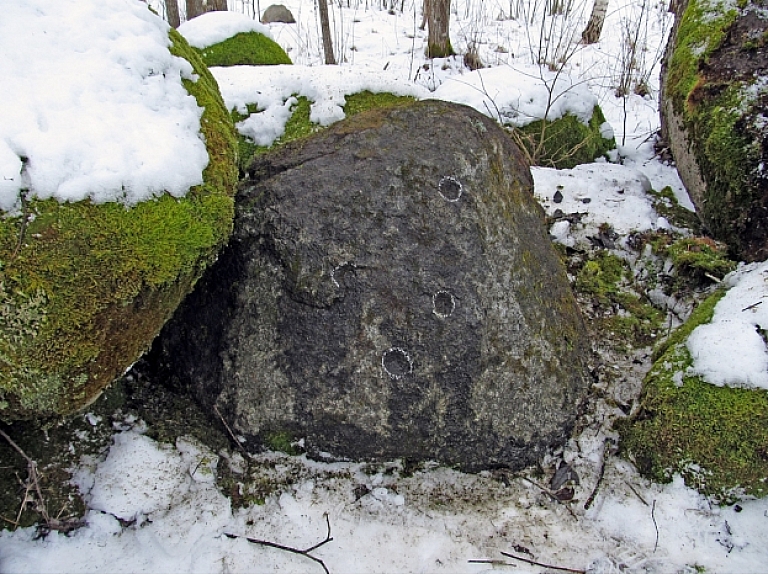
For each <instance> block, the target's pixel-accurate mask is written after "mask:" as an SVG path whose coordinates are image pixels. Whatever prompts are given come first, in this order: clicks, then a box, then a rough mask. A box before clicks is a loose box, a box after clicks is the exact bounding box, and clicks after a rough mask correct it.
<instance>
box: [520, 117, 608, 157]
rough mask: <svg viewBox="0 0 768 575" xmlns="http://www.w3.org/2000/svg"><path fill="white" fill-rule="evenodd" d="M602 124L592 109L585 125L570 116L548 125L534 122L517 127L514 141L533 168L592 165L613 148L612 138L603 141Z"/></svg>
mask: <svg viewBox="0 0 768 575" xmlns="http://www.w3.org/2000/svg"><path fill="white" fill-rule="evenodd" d="M604 123H605V116H604V115H603V112H602V110H601V109H600V106H595V108H594V110H593V111H592V118H591V119H590V120H589V123H588V124H587V125H585V124H583V123H582V122H581V120H579V119H578V118H577V117H576V116H573V115H571V114H566V115H565V116H563V117H561V118H558V119H557V120H554V121H551V122H550V121H548V120H537V121H535V122H531V123H530V124H528V125H527V126H524V127H522V128H517V129H516V130H515V132H516V134H517V137H516V140H517V142H518V143H519V144H521V145H522V146H523V147H524V148H525V150H526V151H527V153H528V155H529V156H530V158H531V162H532V163H533V164H534V165H538V166H552V167H555V168H558V169H567V168H573V167H574V166H577V165H579V164H588V163H590V162H593V161H594V160H595V158H599V157H601V156H605V155H606V154H607V153H608V152H609V151H610V150H612V149H614V148H615V147H616V141H615V140H614V139H613V138H611V139H607V138H603V136H602V134H601V133H600V127H601V126H602V125H603V124H604Z"/></svg>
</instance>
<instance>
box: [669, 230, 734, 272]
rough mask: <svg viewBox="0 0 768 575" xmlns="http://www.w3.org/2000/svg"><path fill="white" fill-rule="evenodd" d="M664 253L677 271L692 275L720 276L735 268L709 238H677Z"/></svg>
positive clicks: (723, 251) (732, 262) (723, 252)
mask: <svg viewBox="0 0 768 575" xmlns="http://www.w3.org/2000/svg"><path fill="white" fill-rule="evenodd" d="M666 254H667V255H669V257H670V258H671V259H672V263H674V264H675V267H677V268H678V272H679V273H685V274H688V275H692V276H700V275H703V274H710V275H714V276H717V277H718V278H722V277H723V276H725V275H726V274H727V273H729V272H732V271H733V270H735V269H736V262H734V261H731V260H729V259H728V257H727V254H726V253H725V250H723V249H721V248H719V247H718V246H717V244H715V242H713V241H712V240H709V238H682V239H679V240H677V241H675V242H674V243H672V244H671V245H670V246H668V247H667V248H666Z"/></svg>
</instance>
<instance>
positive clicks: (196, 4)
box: [186, 0, 227, 20]
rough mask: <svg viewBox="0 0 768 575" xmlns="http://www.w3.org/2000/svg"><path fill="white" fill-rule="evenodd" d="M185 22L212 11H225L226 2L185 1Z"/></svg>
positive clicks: (215, 0) (224, 0) (206, 0)
mask: <svg viewBox="0 0 768 575" xmlns="http://www.w3.org/2000/svg"><path fill="white" fill-rule="evenodd" d="M186 3H187V20H192V18H195V17H197V16H200V14H205V13H206V12H213V11H214V10H221V11H226V9H227V0H186Z"/></svg>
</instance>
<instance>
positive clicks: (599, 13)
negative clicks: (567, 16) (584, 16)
mask: <svg viewBox="0 0 768 575" xmlns="http://www.w3.org/2000/svg"><path fill="white" fill-rule="evenodd" d="M606 12H608V0H595V3H594V4H593V5H592V14H591V15H590V16H589V22H587V27H586V28H584V32H582V33H581V41H582V43H584V44H595V43H597V42H598V41H599V40H600V34H601V33H602V31H603V24H605V14H606Z"/></svg>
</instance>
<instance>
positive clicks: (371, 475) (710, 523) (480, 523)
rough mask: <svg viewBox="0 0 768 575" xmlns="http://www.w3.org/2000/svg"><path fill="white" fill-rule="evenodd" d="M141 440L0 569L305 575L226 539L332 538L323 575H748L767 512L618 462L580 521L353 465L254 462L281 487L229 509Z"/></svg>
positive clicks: (134, 435) (2, 545)
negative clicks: (81, 521)
mask: <svg viewBox="0 0 768 575" xmlns="http://www.w3.org/2000/svg"><path fill="white" fill-rule="evenodd" d="M141 431H142V429H141V427H140V426H139V427H138V428H135V429H129V430H127V431H123V432H121V433H119V434H117V435H116V436H115V444H114V446H113V447H112V449H111V450H110V452H109V455H108V456H107V457H106V459H105V460H104V461H103V462H101V463H99V464H98V465H96V466H95V467H94V466H93V465H91V466H90V470H87V468H88V467H89V466H85V468H86V469H84V470H83V471H81V472H80V474H78V476H77V477H76V479H77V481H78V483H79V484H80V485H81V487H82V488H83V490H84V493H85V494H86V501H88V502H89V503H90V505H91V508H92V510H91V511H89V513H88V515H87V516H86V521H87V525H86V526H85V527H83V528H81V529H80V530H79V531H77V532H76V533H74V534H73V535H70V536H65V535H62V534H58V533H52V534H50V535H48V536H47V537H46V538H45V539H44V540H36V539H35V536H34V530H29V529H28V530H18V531H16V532H14V533H6V534H4V535H3V536H2V537H0V569H1V570H2V571H4V572H16V571H25V572H29V571H37V572H50V571H56V572H83V573H86V572H87V573H93V572H102V573H109V572H160V573H162V572H211V573H213V572H245V573H279V572H291V573H302V572H319V571H320V569H321V567H320V566H319V564H317V563H314V562H312V561H311V560H310V559H307V558H306V557H302V556H299V555H295V554H291V553H288V552H285V551H280V550H276V549H268V548H265V547H263V546H260V545H255V544H252V543H249V542H248V541H247V540H245V539H243V538H230V537H228V536H227V535H226V534H231V535H238V536H246V537H251V538H255V539H261V540H267V541H271V542H275V543H278V544H282V545H287V546H290V547H294V548H299V549H307V548H309V547H311V546H313V545H315V544H317V543H320V542H321V541H323V540H324V539H325V538H326V535H327V533H328V525H330V529H331V536H332V538H333V540H332V541H330V542H328V543H326V544H324V545H323V546H321V547H319V548H318V549H317V550H316V551H314V552H313V553H312V554H313V555H314V556H315V557H317V558H319V559H321V560H322V561H323V562H324V563H325V565H326V566H327V567H328V569H329V570H330V571H331V572H332V573H349V572H390V573H391V572H466V573H490V572H499V571H501V572H531V571H536V570H537V568H536V567H533V566H531V565H529V564H526V563H525V562H523V561H520V560H515V559H509V558H505V557H503V556H502V555H501V552H502V551H503V552H507V553H512V554H516V555H518V556H522V557H525V558H528V559H533V560H537V561H539V562H543V563H548V564H552V565H558V566H563V567H568V568H571V569H579V570H588V571H591V572H602V573H610V572H614V573H615V572H620V571H624V572H626V571H629V572H695V570H696V569H697V568H705V569H706V570H707V571H720V572H751V571H759V570H760V568H761V567H764V565H765V561H766V548H767V546H768V529H767V527H768V517H766V514H768V502H767V501H765V500H761V501H747V502H744V503H742V504H741V505H740V506H739V507H731V508H724V509H719V508H717V507H711V506H710V505H708V504H707V503H706V501H704V500H703V499H702V498H701V497H699V496H698V495H697V494H696V492H695V491H693V490H691V489H688V488H686V487H685V486H684V485H683V483H682V481H681V480H680V479H679V478H678V479H676V480H675V481H674V482H673V483H672V484H670V485H667V486H658V485H650V484H648V483H647V482H646V481H644V480H642V479H640V478H638V476H637V474H636V473H635V472H634V470H633V468H632V467H631V466H630V465H629V464H627V463H625V462H622V461H620V460H615V459H611V460H610V461H609V464H608V467H607V471H606V478H605V480H604V484H603V488H602V490H601V491H600V492H599V493H598V495H597V497H596V498H595V502H594V504H593V506H591V507H590V509H589V510H584V500H585V498H582V499H581V501H579V502H575V503H572V504H568V505H566V504H560V503H556V502H554V501H552V500H551V499H550V498H548V497H547V496H545V495H544V494H543V492H542V490H541V489H539V488H538V487H536V486H535V485H532V484H531V483H529V482H527V481H525V480H522V479H516V478H514V477H510V478H508V480H507V484H506V485H505V483H503V482H500V481H499V480H498V479H497V478H493V477H492V474H490V473H481V474H479V475H466V474H462V473H458V472H455V471H451V470H448V469H435V470H432V471H421V472H416V473H415V474H414V475H413V476H410V477H401V476H400V475H399V473H398V471H399V468H398V465H397V463H395V464H393V465H392V466H391V469H390V470H389V472H387V470H386V469H385V471H384V472H381V471H379V472H376V471H374V472H371V471H368V472H366V466H364V465H362V464H358V463H335V464H323V463H317V462H312V461H309V460H306V459H304V458H288V457H286V456H280V455H276V454H271V455H270V454H267V455H264V456H262V459H263V463H264V464H268V463H271V464H272V465H274V466H276V467H278V468H279V467H281V466H282V467H284V468H289V467H290V468H293V471H294V472H295V474H296V475H295V481H294V483H293V484H292V485H288V486H286V487H285V488H284V489H283V490H282V491H281V492H277V493H275V494H274V495H272V496H270V497H268V498H267V500H266V501H265V503H264V504H263V505H254V506H252V507H250V508H246V509H239V510H236V511H233V510H232V509H231V507H230V502H229V500H228V499H227V498H226V497H224V496H223V495H222V494H221V493H220V492H219V491H218V490H217V489H216V487H215V486H214V485H213V478H214V469H215V466H216V464H217V461H218V460H219V456H218V455H216V454H213V453H211V452H209V451H208V450H207V449H206V448H205V447H203V446H202V445H200V444H199V443H197V442H196V441H195V440H192V439H189V438H179V439H178V440H177V442H176V445H175V446H170V445H160V444H157V443H156V442H154V441H152V440H150V439H148V438H147V437H146V436H144V435H141V433H140V432H141ZM223 464H225V465H226V462H223ZM385 467H386V466H384V467H383V469H384V468H385ZM392 470H394V471H392ZM590 488H591V486H590ZM588 493H589V491H585V492H584V494H585V495H586V494H588ZM326 516H327V519H326ZM121 521H122V522H123V523H122V524H121ZM126 521H132V522H133V521H135V522H133V523H130V524H128V525H127V526H126V523H125V522H126ZM473 560H474V561H477V560H485V561H505V562H506V563H507V566H505V567H502V566H501V565H498V564H496V565H492V564H490V563H473V562H470V561H473Z"/></svg>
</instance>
